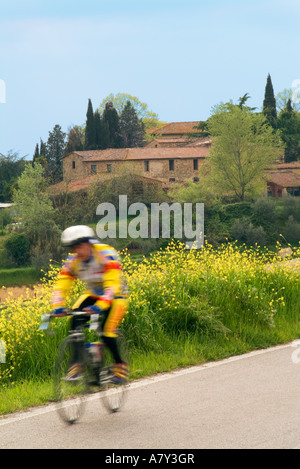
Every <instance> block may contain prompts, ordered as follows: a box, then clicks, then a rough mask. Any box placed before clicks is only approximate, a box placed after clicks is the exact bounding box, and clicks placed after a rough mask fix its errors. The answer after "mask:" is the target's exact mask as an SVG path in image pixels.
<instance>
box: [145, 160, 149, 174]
mask: <svg viewBox="0 0 300 469" xmlns="http://www.w3.org/2000/svg"><path fill="white" fill-rule="evenodd" d="M144 171H145V172H148V171H149V161H148V160H146V161H144Z"/></svg>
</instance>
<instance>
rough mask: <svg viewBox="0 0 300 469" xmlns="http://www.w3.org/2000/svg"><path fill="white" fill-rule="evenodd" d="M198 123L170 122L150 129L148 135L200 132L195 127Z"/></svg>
mask: <svg viewBox="0 0 300 469" xmlns="http://www.w3.org/2000/svg"><path fill="white" fill-rule="evenodd" d="M198 124H199V121H192V122H171V123H170V124H165V125H163V126H162V127H157V128H156V129H150V130H149V134H150V135H156V134H159V135H174V134H190V133H202V130H200V129H195V127H196V126H197V125H198Z"/></svg>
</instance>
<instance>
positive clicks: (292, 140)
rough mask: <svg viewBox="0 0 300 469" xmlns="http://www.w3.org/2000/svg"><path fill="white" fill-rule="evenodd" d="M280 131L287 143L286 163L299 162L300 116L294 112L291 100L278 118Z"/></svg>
mask: <svg viewBox="0 0 300 469" xmlns="http://www.w3.org/2000/svg"><path fill="white" fill-rule="evenodd" d="M278 129H279V130H280V131H281V135H282V140H283V142H284V143H285V149H284V160H285V162H287V163H288V162H290V161H297V160H298V158H299V157H300V115H299V113H298V112H296V111H294V110H293V107H292V102H291V99H289V100H288V101H287V104H286V107H285V108H284V109H283V110H282V111H281V112H280V114H279V116H278Z"/></svg>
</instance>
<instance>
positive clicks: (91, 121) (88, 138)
mask: <svg viewBox="0 0 300 469" xmlns="http://www.w3.org/2000/svg"><path fill="white" fill-rule="evenodd" d="M95 146H96V128H95V117H94V111H93V105H92V101H91V100H90V99H89V102H88V108H87V112H86V123H85V144H84V148H85V150H94V149H95Z"/></svg>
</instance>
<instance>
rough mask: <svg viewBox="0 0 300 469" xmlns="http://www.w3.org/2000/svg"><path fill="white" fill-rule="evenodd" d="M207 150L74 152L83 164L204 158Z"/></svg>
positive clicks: (154, 149)
mask: <svg viewBox="0 0 300 469" xmlns="http://www.w3.org/2000/svg"><path fill="white" fill-rule="evenodd" d="M209 150H210V149H209V148H208V147H206V146H199V147H172V148H168V147H160V148H153V147H143V148H108V149H107V150H91V151H76V152H73V153H76V155H79V156H82V158H83V159H82V162H83V163H86V162H87V163H90V162H93V161H94V162H97V161H99V162H100V161H129V160H153V159H155V160H157V159H160V160H161V159H176V158H179V159H186V158H206V157H207V156H208V155H209Z"/></svg>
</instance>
